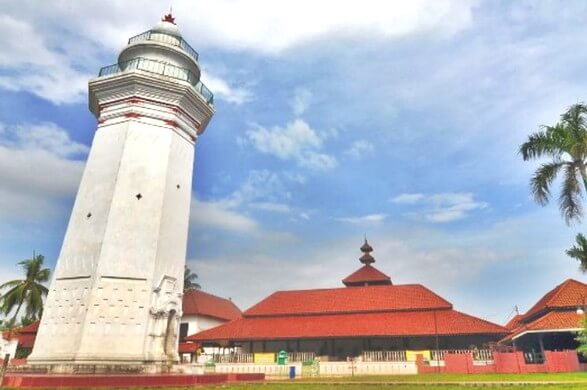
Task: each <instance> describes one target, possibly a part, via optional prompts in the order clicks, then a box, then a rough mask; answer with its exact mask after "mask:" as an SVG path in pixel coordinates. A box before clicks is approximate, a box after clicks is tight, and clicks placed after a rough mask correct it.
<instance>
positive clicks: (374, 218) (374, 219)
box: [334, 214, 387, 225]
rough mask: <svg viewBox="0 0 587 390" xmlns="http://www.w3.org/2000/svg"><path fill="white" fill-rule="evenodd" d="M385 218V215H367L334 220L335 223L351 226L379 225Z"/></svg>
mask: <svg viewBox="0 0 587 390" xmlns="http://www.w3.org/2000/svg"><path fill="white" fill-rule="evenodd" d="M385 218H387V215H386V214H367V215H363V216H359V217H340V218H334V219H335V220H337V221H341V222H347V223H352V224H357V225H361V224H379V223H381V222H383V221H384V220H385Z"/></svg>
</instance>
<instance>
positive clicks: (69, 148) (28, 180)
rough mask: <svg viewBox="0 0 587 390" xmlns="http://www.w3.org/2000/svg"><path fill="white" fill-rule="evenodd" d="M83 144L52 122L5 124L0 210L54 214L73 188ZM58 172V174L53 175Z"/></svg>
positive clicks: (15, 215) (0, 146) (23, 215)
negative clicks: (76, 158) (77, 156)
mask: <svg viewBox="0 0 587 390" xmlns="http://www.w3.org/2000/svg"><path fill="white" fill-rule="evenodd" d="M87 151H88V147H87V146H86V145H83V144H80V143H77V142H75V141H72V140H71V139H70V138H69V136H68V135H67V132H66V131H65V130H63V129H61V128H60V127H58V126H57V125H55V124H53V123H43V124H34V125H18V126H5V129H4V131H3V136H2V139H1V140H0V166H1V167H2V169H1V170H0V181H1V182H2V188H1V189H0V212H2V214H3V215H7V216H9V217H11V219H12V218H13V219H15V220H18V219H19V218H32V217H35V216H36V217H37V218H38V219H42V217H43V216H49V215H54V214H55V213H56V212H58V211H59V210H61V207H59V206H58V205H59V203H60V201H61V200H63V199H67V198H72V197H73V196H74V195H75V192H76V190H77V187H78V184H79V180H80V178H81V174H82V171H83V167H84V162H83V161H79V160H74V159H71V158H69V157H72V156H75V155H79V154H85V153H86V152H87ZM57 173H58V174H57Z"/></svg>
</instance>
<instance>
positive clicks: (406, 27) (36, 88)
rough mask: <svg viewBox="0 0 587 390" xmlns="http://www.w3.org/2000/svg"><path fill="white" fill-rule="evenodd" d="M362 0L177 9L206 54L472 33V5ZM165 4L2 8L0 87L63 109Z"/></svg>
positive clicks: (185, 4)
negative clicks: (327, 41)
mask: <svg viewBox="0 0 587 390" xmlns="http://www.w3.org/2000/svg"><path fill="white" fill-rule="evenodd" d="M366 1H367V3H366V4H365V2H361V3H357V2H342V3H341V2H335V1H333V0H328V1H321V2H318V3H316V2H313V1H310V0H298V1H293V0H287V1H280V2H272V1H267V0H258V1H253V2H251V1H245V0H218V1H213V2H199V3H194V2H193V1H189V0H178V1H175V2H174V3H173V8H174V13H175V15H176V16H177V23H178V25H179V27H180V29H181V31H182V32H183V35H184V37H185V38H186V39H187V40H188V41H189V42H190V43H191V44H192V45H193V46H194V47H195V48H196V49H198V50H201V51H203V50H205V49H206V47H220V48H223V49H231V50H239V51H240V50H243V49H245V50H251V51H257V52H262V53H279V52H280V51H283V50H287V49H290V48H293V47H295V46H298V45H302V44H304V43H307V42H314V41H316V40H319V39H325V38H332V37H336V38H340V37H357V36H361V37H362V36H368V37H383V38H387V39H390V38H399V37H404V36H409V35H415V34H422V33H430V34H434V35H435V36H439V35H445V36H450V35H452V34H454V33H456V32H459V31H461V30H463V29H466V28H467V27H468V26H469V25H470V24H471V19H472V4H473V2H468V1H467V2H463V1H457V0H436V1H434V2H429V1H425V0H414V1H410V2H407V3H399V2H397V3H385V4H381V3H380V2H378V1H376V0H366ZM159 4H160V6H159V7H157V6H156V5H155V6H154V5H153V2H152V1H147V0H143V1H133V2H123V3H121V2H119V1H116V0H101V1H85V2H83V4H82V3H80V4H73V5H72V4H71V3H69V2H38V1H32V0H30V1H27V0H22V1H18V2H14V3H13V4H10V3H8V4H4V7H3V15H2V16H1V17H0V22H1V23H2V25H3V26H4V33H3V37H2V38H0V51H2V52H3V53H10V55H5V56H3V58H2V59H0V67H3V68H5V69H9V70H11V71H14V73H13V74H10V75H4V76H0V86H1V87H3V88H7V89H11V90H26V91H28V92H31V93H34V94H36V95H38V96H40V97H42V98H45V99H48V100H50V101H52V102H55V103H57V104H61V103H71V102H78V101H81V100H83V99H84V98H85V94H86V89H87V81H88V79H89V78H90V77H91V76H92V75H94V72H93V70H94V69H95V70H97V68H98V67H99V66H100V65H107V64H97V63H96V60H97V59H98V58H101V57H103V56H102V55H98V54H99V53H100V54H101V53H103V51H104V50H107V51H109V52H110V53H111V54H112V58H113V61H112V62H114V58H115V55H116V53H117V52H118V51H119V50H120V49H121V48H122V47H123V46H124V44H125V43H126V39H128V38H129V37H131V36H133V35H136V34H138V33H140V32H142V31H144V30H146V29H148V28H149V27H151V26H153V25H154V24H155V23H156V22H157V21H158V19H159V18H160V17H161V14H162V13H163V12H164V11H165V10H166V9H167V7H168V4H167V3H165V4H163V3H159ZM309 9H310V10H311V12H308V10H309ZM128 15H132V16H133V17H132V18H129V17H128ZM64 21H67V23H65V24H64ZM22 42H26V43H27V44H26V45H21V44H20V43H22ZM80 64H81V67H80ZM21 66H22V68H20V69H17V68H18V67H21ZM84 67H86V68H85V70H84ZM88 69H91V71H90V72H89V73H88V71H87V70H88ZM206 81H207V82H208V83H209V84H210V87H211V90H212V91H213V92H215V93H217V94H218V96H219V98H222V99H225V100H227V101H229V102H232V103H236V104H240V103H243V102H245V101H247V100H248V99H250V98H251V94H250V92H249V91H248V90H246V89H243V88H235V87H232V86H230V84H229V83H226V82H225V81H223V80H221V79H220V78H218V77H212V76H208V77H207V79H206Z"/></svg>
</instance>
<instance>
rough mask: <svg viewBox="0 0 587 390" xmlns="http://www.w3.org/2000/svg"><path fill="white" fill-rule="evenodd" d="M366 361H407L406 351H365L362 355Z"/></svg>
mask: <svg viewBox="0 0 587 390" xmlns="http://www.w3.org/2000/svg"><path fill="white" fill-rule="evenodd" d="M361 358H362V360H363V361H364V362H406V361H407V360H408V359H407V358H406V351H365V352H363V354H362V355H361Z"/></svg>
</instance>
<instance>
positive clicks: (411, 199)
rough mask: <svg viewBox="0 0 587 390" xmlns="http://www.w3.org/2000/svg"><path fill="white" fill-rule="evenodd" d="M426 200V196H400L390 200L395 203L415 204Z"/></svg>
mask: <svg viewBox="0 0 587 390" xmlns="http://www.w3.org/2000/svg"><path fill="white" fill-rule="evenodd" d="M423 198H424V194H399V195H397V196H395V197H393V198H391V199H390V201H391V202H393V203H400V204H414V203H417V202H419V201H420V200H422V199H423Z"/></svg>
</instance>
